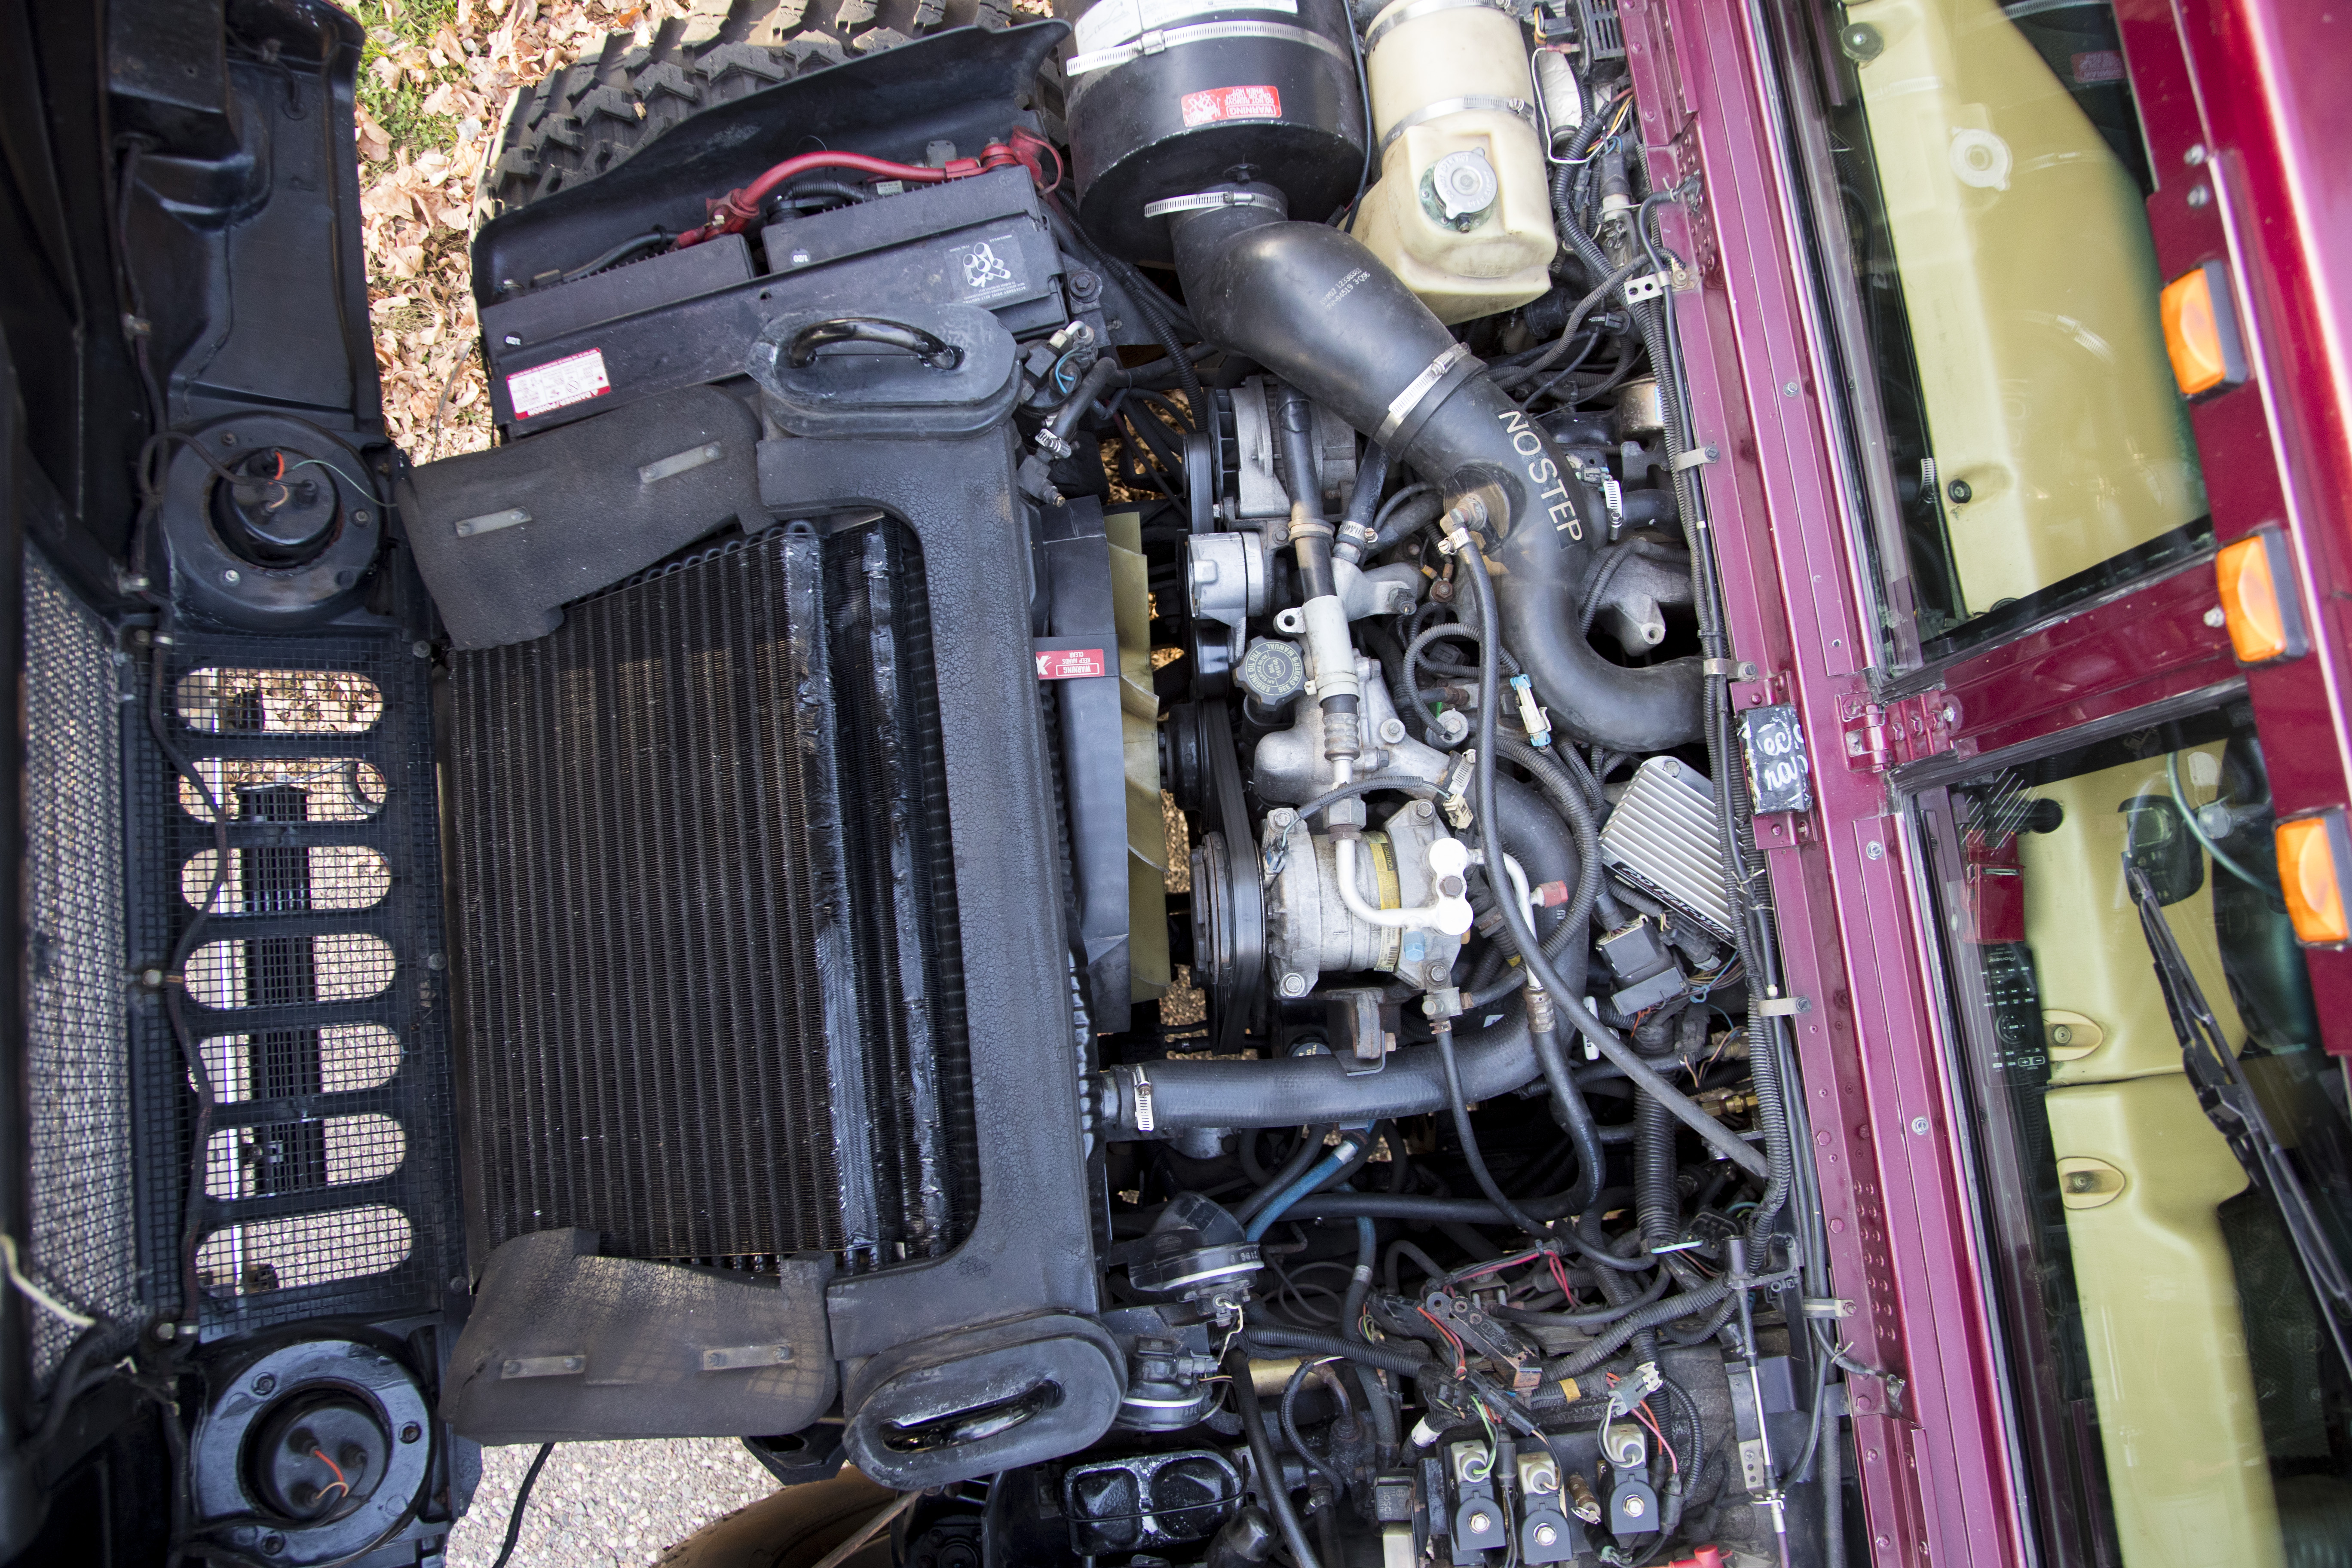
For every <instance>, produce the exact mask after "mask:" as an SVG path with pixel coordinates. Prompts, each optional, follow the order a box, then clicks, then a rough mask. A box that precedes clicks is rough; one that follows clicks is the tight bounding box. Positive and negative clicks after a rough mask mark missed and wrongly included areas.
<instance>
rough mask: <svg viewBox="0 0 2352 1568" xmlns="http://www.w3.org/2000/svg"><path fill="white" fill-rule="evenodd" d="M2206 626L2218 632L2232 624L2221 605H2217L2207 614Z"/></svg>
mask: <svg viewBox="0 0 2352 1568" xmlns="http://www.w3.org/2000/svg"><path fill="white" fill-rule="evenodd" d="M2205 624H2206V625H2207V626H2211V627H2212V628H2213V629H2214V630H2215V631H2217V632H2218V631H2220V630H2221V628H2222V627H2223V626H2228V625H2229V624H2230V617H2229V616H2228V615H2227V614H2225V613H2224V612H2223V610H2222V608H2221V605H2214V606H2213V607H2212V608H2211V609H2210V610H2208V611H2206V612H2205Z"/></svg>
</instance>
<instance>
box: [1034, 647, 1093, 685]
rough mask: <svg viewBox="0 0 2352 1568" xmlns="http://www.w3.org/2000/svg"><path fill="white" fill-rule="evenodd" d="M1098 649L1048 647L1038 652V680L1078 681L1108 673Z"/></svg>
mask: <svg viewBox="0 0 2352 1568" xmlns="http://www.w3.org/2000/svg"><path fill="white" fill-rule="evenodd" d="M1108 669H1109V666H1108V665H1107V664H1105V663H1104V661H1103V650H1102V649H1100V648H1098V647H1046V648H1039V649H1038V650H1037V679H1040V680H1076V679H1078V678H1079V677H1080V676H1086V675H1102V674H1105V673H1108Z"/></svg>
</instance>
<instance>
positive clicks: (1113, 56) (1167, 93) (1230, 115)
mask: <svg viewBox="0 0 2352 1568" xmlns="http://www.w3.org/2000/svg"><path fill="white" fill-rule="evenodd" d="M1352 46H1353V37H1352V26H1351V24H1350V23H1349V19H1348V13H1347V8H1346V5H1345V4H1344V0H1296V5H1292V4H1291V3H1290V0H1265V3H1264V4H1261V5H1232V4H1216V3H1214V0H1207V3H1202V0H1097V3H1096V4H1094V5H1090V6H1088V7H1087V9H1086V11H1085V13H1084V14H1083V15H1081V16H1079V17H1078V19H1077V26H1076V30H1075V31H1074V32H1073V33H1072V34H1071V37H1070V42H1069V44H1068V45H1067V46H1066V53H1065V56H1064V63H1063V70H1064V72H1065V74H1066V79H1067V81H1068V89H1067V118H1068V121H1069V127H1070V150H1071V160H1072V163H1073V171H1072V172H1073V173H1074V174H1075V175H1076V179H1077V185H1078V217H1079V221H1080V222H1082V223H1083V224H1085V225H1086V227H1087V232H1088V233H1090V234H1092V235H1093V236H1094V237H1096V238H1097V240H1099V241H1100V242H1101V243H1102V244H1104V245H1105V246H1107V247H1109V248H1110V249H1112V250H1114V251H1117V252H1118V253H1119V254H1120V255H1122V256H1126V257H1129V258H1133V259H1136V260H1144V261H1166V260H1168V259H1170V258H1171V257H1172V255H1173V254H1174V253H1173V251H1172V250H1171V247H1170V244H1169V238H1168V219H1167V213H1166V210H1165V209H1163V210H1161V211H1160V212H1158V213H1153V212H1149V211H1147V210H1146V209H1147V208H1149V207H1150V206H1152V205H1153V204H1156V203H1161V202H1167V201H1171V200H1174V199H1176V198H1180V197H1182V196H1186V195H1193V194H1195V193H1197V192H1200V191H1202V190H1205V189H1207V188H1208V187H1209V186H1211V185H1217V184H1233V183H1235V182H1249V181H1255V182H1258V183H1260V184H1268V185H1272V186H1274V187H1276V189H1278V190H1280V191H1281V192H1282V194H1283V195H1285V196H1286V197H1287V198H1289V202H1290V210H1291V212H1292V213H1293V214H1294V215H1296V216H1299V217H1302V218H1307V219H1309V220H1311V221H1314V222H1317V223H1320V222H1321V221H1322V220H1323V219H1324V218H1326V217H1328V216H1330V215H1331V214H1332V213H1334V212H1336V211H1338V210H1339V207H1340V205H1342V204H1343V203H1345V202H1346V201H1347V200H1348V199H1349V197H1350V196H1352V195H1354V194H1355V192H1356V185H1357V182H1358V180H1359V179H1360V177H1361V175H1362V174H1363V169H1364V101H1363V95H1362V94H1361V93H1360V91H1359V90H1358V87H1357V77H1356V60H1355V54H1354V52H1353V47H1352ZM1237 170H1238V171H1240V172H1238V173H1236V171H1237Z"/></svg>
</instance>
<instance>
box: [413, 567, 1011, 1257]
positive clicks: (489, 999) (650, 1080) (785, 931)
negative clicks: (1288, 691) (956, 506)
mask: <svg viewBox="0 0 2352 1568" xmlns="http://www.w3.org/2000/svg"><path fill="white" fill-rule="evenodd" d="M450 688H451V691H450V695H451V699H452V700H451V702H450V708H449V711H450V716H451V726H452V728H451V735H450V750H449V762H450V774H449V792H448V793H449V802H448V806H449V817H450V826H451V833H452V839H453V844H454V851H455V852H454V858H453V873H454V878H455V882H456V888H457V905H456V909H457V920H458V922H459V927H460V942H459V944H458V946H459V954H460V956H459V963H458V969H457V980H458V998H457V1000H458V1005H459V1011H460V1018H461V1025H460V1033H461V1037H462V1040H463V1051H462V1064H463V1068H464V1071H465V1084H464V1089H463V1093H464V1099H465V1104H466V1109H467V1115H468V1117H469V1127H470V1136H469V1138H468V1149H467V1162H468V1178H469V1179H468V1194H469V1196H468V1203H469V1220H470V1224H471V1237H472V1239H473V1241H474V1243H475V1245H476V1247H477V1249H478V1250H477V1256H476V1262H477V1264H479V1262H480V1260H481V1258H482V1257H483V1256H484V1255H486V1253H487V1251H488V1248H490V1247H496V1246H498V1245H499V1243H501V1242H504V1241H506V1240H509V1239H510V1238H511V1237H516V1236H520V1235H524V1234H527V1233H529V1232H532V1231H537V1230H544V1229H550V1228H553V1227H558V1226H586V1227H588V1228H591V1229H594V1230H597V1231H600V1232H602V1233H603V1234H604V1237H605V1238H606V1242H607V1245H608V1246H610V1247H613V1248H614V1249H615V1250H617V1251H619V1252H622V1253H625V1254H627V1255H629V1256H634V1257H639V1258H659V1259H666V1260H674V1261H698V1262H711V1263H720V1264H726V1265H730V1266H734V1267H751V1268H757V1267H760V1266H761V1263H762V1262H763V1261H764V1260H766V1259H770V1258H775V1257H777V1256H779V1255H782V1254H788V1253H793V1252H803V1251H811V1250H822V1251H834V1252H838V1253H842V1254H844V1255H845V1258H846V1259H847V1260H848V1261H849V1262H850V1263H851V1264H852V1265H854V1266H856V1265H867V1264H877V1263H883V1262H887V1261H891V1260H894V1259H896V1258H902V1257H910V1256H926V1255H932V1254H936V1253H938V1252H940V1251H942V1250H944V1249H945V1248H946V1247H949V1246H950V1245H952V1244H953V1242H954V1241H955V1240H957V1239H960V1238H961V1235H962V1234H963V1231H964V1229H965V1228H966V1226H967V1225H968V1218H969V1210H970V1206H971V1195H972V1185H973V1183H972V1175H971V1168H970V1163H969V1162H970V1153H969V1151H970V1150H971V1137H970V1133H969V1123H970V1120H971V1106H970V1099H969V1093H970V1091H969V1068H968V1066H967V1063H966V1058H965V1045H964V1022H963V1008H962V992H961V982H960V973H959V970H958V967H957V948H956V939H955V931H956V923H955V898H954V889H953V882H952V875H951V861H950V854H949V849H948V844H947V835H946V817H945V792H944V787H943V784H942V782H941V772H942V770H941V765H940V755H939V751H938V742H937V733H936V731H937V724H936V711H935V704H936V701H937V697H936V694H935V687H934V683H933V679H932V672H931V669H930V657H929V639H928V631H927V625H926V617H925V614H924V600H923V593H922V577H921V573H920V570H919V561H918V559H917V551H916V549H915V547H914V544H913V542H912V540H911V538H910V537H908V536H907V535H905V534H904V533H903V532H902V531H900V530H898V527H897V526H896V525H895V524H888V523H882V524H874V525H869V526H867V527H865V528H861V529H857V530H853V531H845V532H840V533H836V534H835V535H833V536H832V537H830V538H820V537H819V536H818V535H817V534H816V533H815V532H814V531H812V530H809V529H807V528H805V527H804V526H801V525H794V526H793V528H791V529H786V530H777V531H772V532H770V533H767V534H765V535H763V536H761V537H760V538H758V539H754V540H749V541H743V542H739V543H736V544H734V545H731V546H730V547H727V548H724V549H720V550H716V551H712V552H706V553H704V554H703V555H701V556H699V557H697V558H694V559H691V560H689V561H688V562H686V563H682V564H678V565H676V566H673V567H670V568H667V569H664V570H660V571H656V572H654V573H651V574H646V576H644V577H643V578H641V579H638V580H636V581H634V582H631V583H629V584H624V585H623V586H621V587H620V588H617V589H615V590H614V591H612V592H610V593H608V594H605V595H602V596H600V597H598V598H596V599H593V600H591V601H589V602H588V603H586V604H583V605H575V606H573V607H572V609H571V610H570V611H569V612H567V615H566V618H565V622H564V625H563V626H562V627H561V628H560V629H559V630H558V631H556V632H555V633H553V634H552V635H551V636H549V637H542V638H540V639H538V640H536V641H533V642H530V643H525V644H520V645H517V646H514V647H505V648H496V649H490V650H487V651H484V652H478V653H468V654H462V655H459V656H457V658H456V659H455V660H454V661H453V667H452V672H451V681H450Z"/></svg>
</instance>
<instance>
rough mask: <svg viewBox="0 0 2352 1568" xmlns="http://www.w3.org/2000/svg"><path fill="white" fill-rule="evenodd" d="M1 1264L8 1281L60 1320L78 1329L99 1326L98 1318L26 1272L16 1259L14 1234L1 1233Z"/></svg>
mask: <svg viewBox="0 0 2352 1568" xmlns="http://www.w3.org/2000/svg"><path fill="white" fill-rule="evenodd" d="M0 1265H5V1267H6V1268H7V1271H8V1283H10V1284H11V1285H14V1286H15V1287H16V1289H19V1290H22V1291H23V1292H24V1293H25V1294H26V1296H28V1297H30V1298H32V1300H33V1301H34V1302H35V1303H36V1304H37V1305H38V1306H41V1307H45V1308H47V1310H48V1311H49V1313H50V1314H51V1315H52V1316H54V1317H56V1318H57V1319H58V1321H60V1322H64V1323H68V1324H70V1325H71V1326H72V1327H74V1328H77V1329H91V1328H96V1327H97V1326H98V1320H97V1319H96V1318H92V1317H89V1316H87V1315H86V1314H84V1313H80V1312H77V1311H75V1310H73V1309H72V1308H71V1307H68V1306H67V1305H66V1304H65V1303H64V1302H63V1301H60V1300H58V1299H57V1298H56V1297H55V1296H52V1295H50V1294H49V1293H48V1292H47V1290H44V1289H41V1287H40V1286H39V1285H37V1284H36V1283H35V1282H34V1280H33V1277H32V1276H31V1275H29V1274H27V1273H26V1272H25V1269H24V1266H23V1265H22V1264H20V1263H18V1262H17V1261H16V1237H13V1236H8V1235H5V1234H0Z"/></svg>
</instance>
